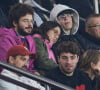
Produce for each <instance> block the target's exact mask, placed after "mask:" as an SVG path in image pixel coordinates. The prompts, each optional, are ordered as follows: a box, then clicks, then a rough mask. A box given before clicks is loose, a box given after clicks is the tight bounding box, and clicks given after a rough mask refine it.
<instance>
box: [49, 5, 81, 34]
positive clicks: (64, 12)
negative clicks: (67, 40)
mask: <svg viewBox="0 0 100 90" xmlns="http://www.w3.org/2000/svg"><path fill="white" fill-rule="evenodd" d="M50 20H51V21H57V22H58V23H59V24H60V25H61V27H62V29H63V32H64V33H63V35H74V34H75V33H76V32H77V31H78V28H79V14H78V12H77V11H76V10H75V9H73V8H70V7H68V6H66V5H62V4H57V5H55V6H54V8H53V9H52V10H51V12H50Z"/></svg>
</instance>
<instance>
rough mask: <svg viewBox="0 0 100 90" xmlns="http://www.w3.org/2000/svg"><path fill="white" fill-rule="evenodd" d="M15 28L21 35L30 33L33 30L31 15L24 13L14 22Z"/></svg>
mask: <svg viewBox="0 0 100 90" xmlns="http://www.w3.org/2000/svg"><path fill="white" fill-rule="evenodd" d="M15 30H16V32H17V33H18V34H19V35H21V36H26V35H31V34H32V32H33V17H32V15H31V14H26V15H25V16H23V17H21V18H20V19H19V22H18V23H15Z"/></svg>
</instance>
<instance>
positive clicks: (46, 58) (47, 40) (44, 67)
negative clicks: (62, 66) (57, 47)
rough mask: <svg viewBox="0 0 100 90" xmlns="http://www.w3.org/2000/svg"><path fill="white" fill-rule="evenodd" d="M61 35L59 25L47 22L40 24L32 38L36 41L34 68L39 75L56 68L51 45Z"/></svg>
mask: <svg viewBox="0 0 100 90" xmlns="http://www.w3.org/2000/svg"><path fill="white" fill-rule="evenodd" d="M60 34H61V28H60V25H59V24H58V23H57V22H54V21H47V22H44V23H43V24H41V26H40V27H39V29H38V30H37V33H36V34H34V35H33V36H34V37H35V41H36V51H37V55H38V56H37V60H36V61H35V66H36V69H37V70H38V71H40V73H41V75H44V74H46V73H47V72H48V71H49V70H51V69H52V68H54V67H56V66H57V61H56V59H55V55H54V53H53V51H52V49H51V48H52V45H53V44H54V43H56V42H57V40H58V39H59V36H60Z"/></svg>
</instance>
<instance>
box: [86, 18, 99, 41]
mask: <svg viewBox="0 0 100 90" xmlns="http://www.w3.org/2000/svg"><path fill="white" fill-rule="evenodd" d="M90 22H91V24H90V25H89V27H88V28H86V31H87V32H88V33H89V34H90V35H92V36H94V37H96V38H98V39H100V17H95V18H91V19H90Z"/></svg>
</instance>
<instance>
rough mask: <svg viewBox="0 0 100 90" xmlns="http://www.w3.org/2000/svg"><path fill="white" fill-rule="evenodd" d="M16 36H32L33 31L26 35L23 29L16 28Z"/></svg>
mask: <svg viewBox="0 0 100 90" xmlns="http://www.w3.org/2000/svg"><path fill="white" fill-rule="evenodd" d="M18 34H19V35H22V36H27V35H33V29H32V31H31V32H30V33H27V32H25V31H24V29H23V28H21V27H20V26H18Z"/></svg>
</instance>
